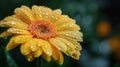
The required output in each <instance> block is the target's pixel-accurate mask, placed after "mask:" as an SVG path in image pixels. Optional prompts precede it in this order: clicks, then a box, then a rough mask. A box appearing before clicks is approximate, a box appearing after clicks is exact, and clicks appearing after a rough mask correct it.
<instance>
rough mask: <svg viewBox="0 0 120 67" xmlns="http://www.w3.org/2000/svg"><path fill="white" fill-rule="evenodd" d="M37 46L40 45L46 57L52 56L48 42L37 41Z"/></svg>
mask: <svg viewBox="0 0 120 67" xmlns="http://www.w3.org/2000/svg"><path fill="white" fill-rule="evenodd" d="M38 45H42V46H41V47H42V50H43V51H44V53H45V54H47V55H48V56H51V55H52V48H51V45H50V43H49V42H47V41H45V40H42V39H39V43H38Z"/></svg>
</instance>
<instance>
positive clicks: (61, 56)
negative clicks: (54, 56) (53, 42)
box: [58, 52, 64, 64]
mask: <svg viewBox="0 0 120 67" xmlns="http://www.w3.org/2000/svg"><path fill="white" fill-rule="evenodd" d="M58 53H59V60H58V63H59V64H63V62H64V58H63V55H62V53H61V52H58Z"/></svg>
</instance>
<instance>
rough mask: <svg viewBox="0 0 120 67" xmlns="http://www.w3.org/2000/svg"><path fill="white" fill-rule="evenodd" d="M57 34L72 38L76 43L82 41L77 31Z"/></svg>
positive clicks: (81, 35) (80, 34)
mask: <svg viewBox="0 0 120 67" xmlns="http://www.w3.org/2000/svg"><path fill="white" fill-rule="evenodd" d="M57 34H58V35H64V36H67V37H70V38H73V39H75V40H76V41H80V42H82V41H83V39H82V37H83V34H82V33H81V32H79V31H61V32H58V33H57Z"/></svg>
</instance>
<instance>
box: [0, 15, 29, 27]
mask: <svg viewBox="0 0 120 67" xmlns="http://www.w3.org/2000/svg"><path fill="white" fill-rule="evenodd" d="M0 25H1V26H2V27H13V28H19V29H27V28H28V25H27V24H26V23H24V22H23V21H21V20H20V19H18V18H15V17H13V16H9V17H6V18H5V19H4V20H3V21H1V23H0Z"/></svg>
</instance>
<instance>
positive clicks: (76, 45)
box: [60, 35, 82, 50]
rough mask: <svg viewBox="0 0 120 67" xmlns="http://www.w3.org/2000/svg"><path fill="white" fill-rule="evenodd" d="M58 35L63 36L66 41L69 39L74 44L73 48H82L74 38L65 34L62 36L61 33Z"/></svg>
mask: <svg viewBox="0 0 120 67" xmlns="http://www.w3.org/2000/svg"><path fill="white" fill-rule="evenodd" d="M60 37H63V38H65V39H67V40H68V41H70V42H71V43H72V44H73V45H74V46H75V50H82V47H81V45H80V43H78V42H77V41H76V40H75V39H72V38H69V37H66V36H62V35H60Z"/></svg>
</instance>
